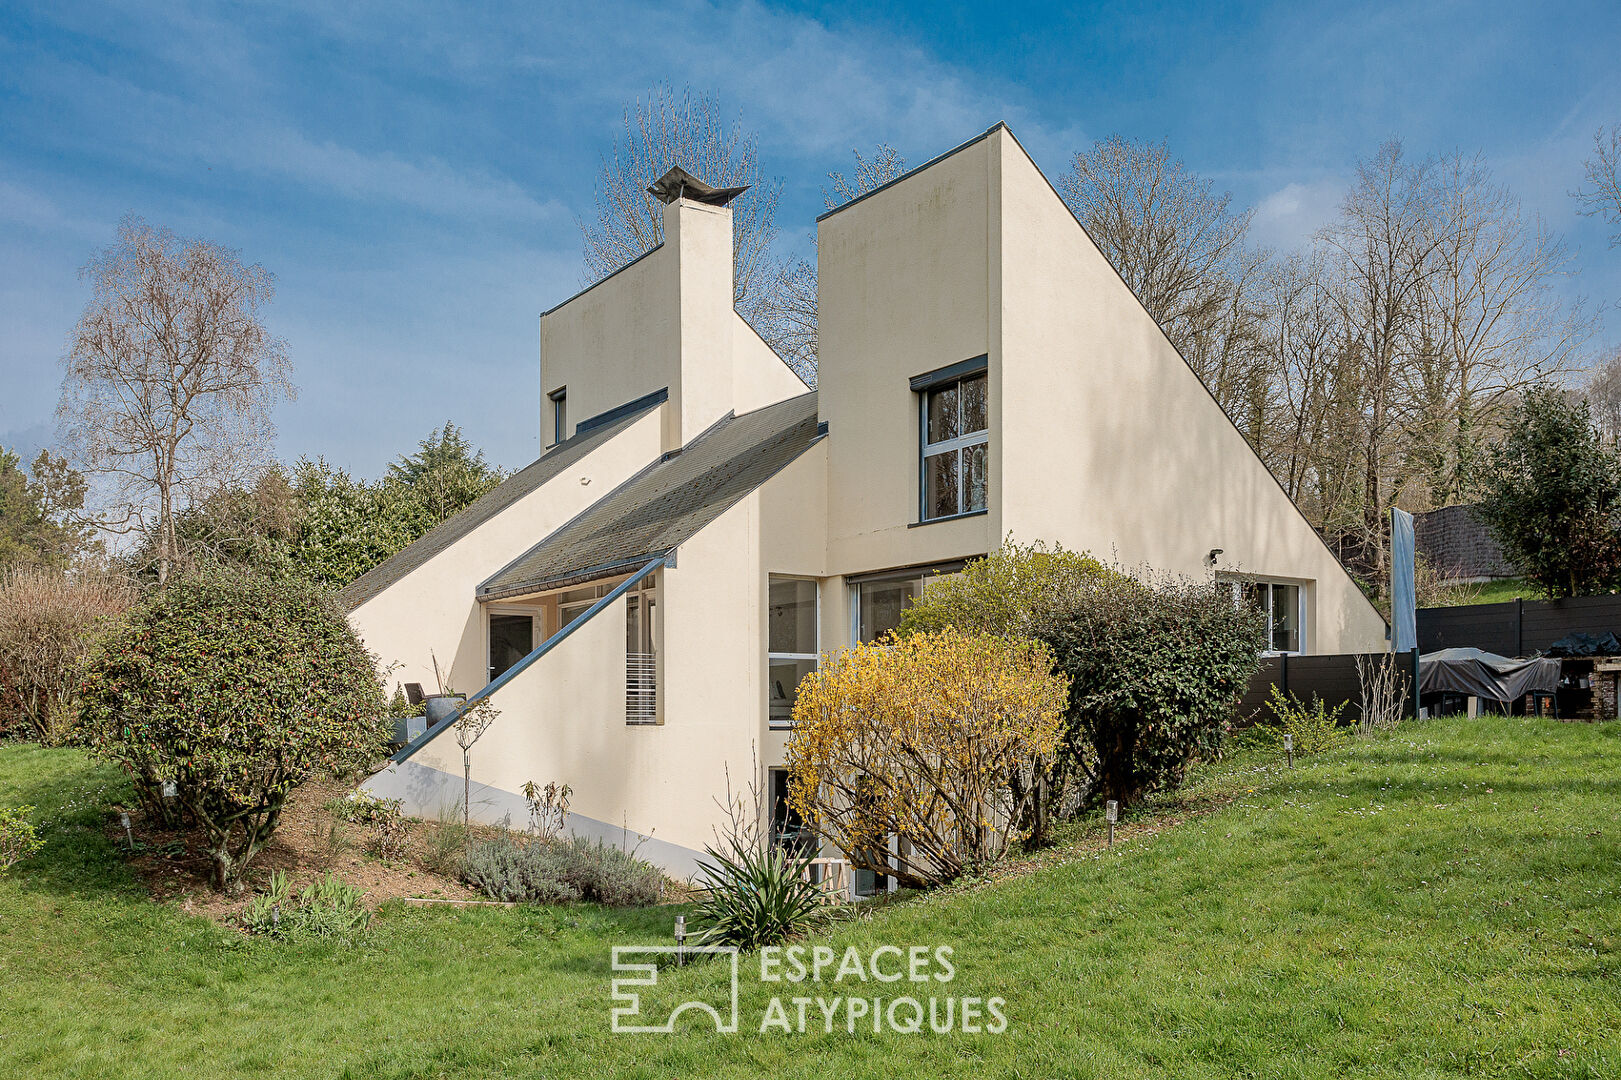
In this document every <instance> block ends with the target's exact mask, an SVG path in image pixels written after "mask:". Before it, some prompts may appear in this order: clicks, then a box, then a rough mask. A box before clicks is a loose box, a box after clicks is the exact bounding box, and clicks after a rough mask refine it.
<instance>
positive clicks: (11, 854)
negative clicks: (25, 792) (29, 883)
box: [0, 806, 44, 873]
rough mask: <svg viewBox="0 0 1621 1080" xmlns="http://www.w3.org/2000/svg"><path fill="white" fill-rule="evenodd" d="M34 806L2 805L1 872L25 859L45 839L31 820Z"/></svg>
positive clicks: (0, 819)
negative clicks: (7, 806) (42, 838)
mask: <svg viewBox="0 0 1621 1080" xmlns="http://www.w3.org/2000/svg"><path fill="white" fill-rule="evenodd" d="M33 812H34V808H33V807H32V806H17V807H12V808H9V809H8V808H6V807H3V806H0V873H3V872H4V871H6V870H9V869H10V868H11V867H13V866H15V865H16V864H17V863H19V862H21V861H22V860H23V859H26V858H28V856H30V855H32V854H33V853H34V852H36V851H38V850H39V849H40V848H41V847H42V846H43V845H44V841H42V840H41V839H40V838H39V832H38V831H37V830H36V829H35V828H34V826H33V825H32V824H31V823H30V822H29V820H28V815H29V814H32V813H33Z"/></svg>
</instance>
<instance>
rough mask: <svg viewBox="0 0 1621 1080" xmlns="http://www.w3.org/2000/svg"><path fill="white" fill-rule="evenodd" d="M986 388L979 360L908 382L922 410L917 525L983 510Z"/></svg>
mask: <svg viewBox="0 0 1621 1080" xmlns="http://www.w3.org/2000/svg"><path fill="white" fill-rule="evenodd" d="M986 385H987V378H986V373H985V358H984V357H978V358H976V359H974V360H968V361H964V362H963V363H961V364H954V365H952V366H951V367H949V368H945V369H943V370H941V371H938V372H934V373H932V374H929V375H920V376H918V377H917V378H915V379H913V380H912V389H913V390H915V391H917V394H918V398H919V405H920V408H921V410H922V413H921V417H920V419H919V428H920V431H921V434H922V440H921V441H922V451H921V455H922V460H921V463H920V464H921V468H920V470H919V490H920V492H921V496H922V500H921V501H922V505H921V507H920V509H919V514H918V517H919V520H921V521H933V520H936V519H938V518H948V517H956V516H958V515H960V514H972V513H975V512H977V511H980V510H984V509H985V495H986V478H987V475H988V469H987V462H986V448H987V444H988V442H989V439H990V410H989V409H988V408H987V402H986V397H985V390H986Z"/></svg>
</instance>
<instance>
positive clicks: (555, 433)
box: [546, 386, 568, 446]
mask: <svg viewBox="0 0 1621 1080" xmlns="http://www.w3.org/2000/svg"><path fill="white" fill-rule="evenodd" d="M546 400H547V401H549V402H551V403H552V445H553V446H556V445H557V444H558V443H560V442H562V441H564V440H565V439H566V438H568V436H566V435H564V434H563V431H562V425H560V424H558V422H557V421H558V415H557V409H558V406H559V405H561V406H562V407H563V408H565V409H566V408H568V387H567V386H559V387H558V388H557V389H556V390H553V391H552V392H551V393H549V394H547V395H546ZM565 420H566V416H565Z"/></svg>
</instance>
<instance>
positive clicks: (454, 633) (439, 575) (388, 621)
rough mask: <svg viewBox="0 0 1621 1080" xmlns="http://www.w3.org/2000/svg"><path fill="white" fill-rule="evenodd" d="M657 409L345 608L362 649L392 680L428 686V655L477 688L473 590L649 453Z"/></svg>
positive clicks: (479, 617)
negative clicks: (369, 652)
mask: <svg viewBox="0 0 1621 1080" xmlns="http://www.w3.org/2000/svg"><path fill="white" fill-rule="evenodd" d="M664 408H666V406H659V407H657V408H655V409H653V410H652V411H650V412H649V413H647V414H646V415H644V416H642V417H640V418H638V419H637V420H635V421H634V422H633V423H631V424H630V426H628V427H627V428H625V429H624V430H623V431H621V432H619V433H618V434H617V435H615V436H614V437H613V438H612V439H609V440H608V441H607V442H605V443H604V444H602V445H601V446H599V447H597V448H596V449H595V450H593V451H592V452H591V453H589V454H587V455H585V456H584V457H583V458H581V459H580V460H579V461H578V462H576V463H575V464H574V466H573V467H572V468H569V469H566V470H564V471H563V472H562V473H561V474H559V475H558V476H556V477H553V478H552V480H551V481H549V482H548V483H546V484H543V485H542V486H541V487H539V488H538V489H536V490H535V491H533V492H531V493H530V494H528V495H527V496H525V497H524V498H523V499H520V500H519V501H518V502H516V503H514V504H513V505H512V506H509V507H508V508H507V509H506V510H504V511H502V512H501V513H499V514H497V515H496V516H495V517H493V518H491V519H490V520H488V521H486V522H484V524H482V525H480V526H479V527H478V528H477V529H475V530H473V531H472V532H471V533H469V534H468V535H466V536H464V537H462V538H461V539H460V540H458V541H456V542H455V543H454V544H452V545H450V546H449V547H448V548H446V549H445V550H444V551H441V552H439V553H438V554H437V555H435V556H434V557H433V558H431V559H429V560H428V561H427V562H426V563H424V564H423V565H421V566H419V567H417V568H416V569H415V570H413V571H411V572H410V573H409V574H407V575H406V576H405V577H404V578H402V579H401V580H399V581H397V582H395V583H394V584H393V585H392V586H390V587H389V588H388V589H386V590H385V591H384V592H382V593H380V594H379V595H377V596H376V597H373V598H372V599H371V600H369V601H368V602H366V603H365V604H362V605H361V606H360V607H358V608H356V609H355V610H354V611H353V612H351V613H350V615H349V621H350V623H351V624H352V625H353V626H354V627H355V630H356V632H358V633H359V634H360V637H361V640H362V641H364V642H365V643H366V647H367V648H368V649H370V650H372V651H373V652H374V653H376V654H377V655H378V657H379V659H380V660H381V661H382V663H383V664H384V665H395V667H394V670H393V671H392V672H391V673H390V674H389V685H390V687H392V686H393V685H394V683H396V682H399V683H406V682H419V683H421V684H422V685H423V687H424V688H426V689H427V690H428V691H429V692H430V693H431V692H433V690H434V688H435V682H434V674H433V658H434V656H437V657H438V660H439V663H440V665H441V666H445V665H446V664H447V662H448V663H449V670H450V676H451V684H452V685H453V686H454V687H455V688H456V689H457V690H459V691H462V692H470V691H474V690H478V689H479V688H481V687H482V686H483V685H484V684H485V683H486V682H487V681H488V678H487V676H488V668H487V665H488V649H487V645H486V633H487V626H488V622H487V620H486V619H485V618H484V617H483V612H482V611H481V610H480V607H479V604H478V603H477V601H476V600H474V598H473V595H474V589H475V588H476V587H477V586H478V584H479V583H480V582H481V581H483V580H484V579H485V578H487V577H489V576H490V575H491V574H493V573H495V572H496V571H497V570H499V569H501V568H502V567H503V566H505V565H507V563H509V562H511V561H512V560H513V559H515V558H517V557H518V556H519V555H521V554H523V553H524V552H525V551H527V550H529V548H531V547H533V546H534V545H535V543H537V542H538V541H539V540H541V539H542V538H544V537H545V536H546V535H547V534H549V533H551V532H552V531H553V530H554V529H556V528H557V527H558V526H560V525H562V524H563V523H564V522H566V521H568V520H569V519H570V518H572V517H574V516H575V515H576V514H578V513H579V512H580V511H582V510H584V509H585V508H586V507H587V506H589V505H590V504H591V503H592V502H594V501H595V500H597V499H600V498H601V497H602V496H603V495H605V494H607V493H608V492H610V491H612V490H613V489H614V488H615V487H616V486H618V485H619V484H621V483H623V482H624V481H625V480H626V479H628V478H629V477H630V476H631V475H633V474H634V473H636V472H637V471H638V470H640V469H642V468H644V467H645V466H646V465H647V464H648V463H649V462H651V461H653V460H655V459H656V458H657V457H658V454H659V447H660V430H661V427H662V419H661V417H660V415H659V414H660V412H661V411H662V410H663V409H664ZM584 480H589V481H590V483H589V484H586V483H582V481H584ZM620 647H621V650H623V641H621V645H620Z"/></svg>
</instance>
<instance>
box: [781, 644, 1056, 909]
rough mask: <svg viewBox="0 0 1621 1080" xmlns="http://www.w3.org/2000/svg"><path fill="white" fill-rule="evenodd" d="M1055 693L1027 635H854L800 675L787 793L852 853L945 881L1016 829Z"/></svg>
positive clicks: (994, 854)
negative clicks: (866, 640) (891, 638)
mask: <svg viewBox="0 0 1621 1080" xmlns="http://www.w3.org/2000/svg"><path fill="white" fill-rule="evenodd" d="M1064 703H1065V681H1064V679H1063V677H1061V676H1059V675H1056V674H1054V672H1053V657H1052V655H1051V653H1049V652H1048V650H1047V648H1046V647H1045V646H1044V645H1042V644H1040V643H1039V642H1035V641H1028V640H1011V641H1010V640H1008V639H1005V638H999V637H995V636H993V635H989V634H969V633H964V632H962V631H960V630H954V629H947V630H940V631H932V632H921V633H916V634H912V635H909V636H905V637H902V638H900V639H898V640H897V641H896V642H895V643H894V644H865V645H858V646H856V647H855V648H853V649H847V650H845V651H843V652H841V653H838V654H837V655H835V656H832V657H830V658H829V659H827V660H826V661H825V662H824V663H823V664H822V666H821V668H820V669H819V670H817V671H815V672H812V673H811V674H810V675H809V676H807V677H806V679H805V681H804V682H802V683H801V684H800V686H799V693H798V698H797V700H796V701H795V703H794V731H793V734H792V735H791V736H790V738H789V741H788V754H787V760H788V768H789V771H790V774H791V775H790V780H789V797H790V799H791V800H792V801H793V804H794V806H795V808H796V810H797V811H798V812H799V814H800V815H801V816H802V817H803V818H804V819H805V820H806V821H807V822H811V823H813V825H814V827H815V829H816V830H817V831H818V832H819V833H820V834H821V835H822V836H823V837H825V838H827V839H828V840H831V841H832V842H833V843H834V844H835V845H836V846H837V847H838V848H839V849H840V850H841V851H843V852H844V854H845V855H846V857H848V858H849V859H850V861H851V863H852V865H854V866H856V867H858V868H861V869H866V870H872V871H874V872H876V873H880V874H892V875H894V876H895V877H896V878H897V880H899V881H900V883H901V884H902V885H907V886H911V887H922V886H926V885H933V884H939V883H942V882H945V881H949V880H951V879H953V878H956V877H958V876H960V875H961V874H963V873H964V872H965V871H967V870H969V869H971V868H976V867H983V866H986V865H989V864H991V863H993V862H995V861H996V860H997V859H999V858H1000V857H1001V856H1002V854H1003V853H1004V852H1005V850H1006V848H1007V846H1008V844H1009V843H1010V842H1011V841H1013V840H1016V839H1017V838H1018V835H1019V834H1018V829H1017V825H1016V824H1015V823H1016V822H1018V821H1019V820H1020V819H1021V817H1022V816H1023V813H1022V807H1020V806H1019V805H1017V800H1016V798H1015V795H1014V792H1015V791H1016V790H1017V791H1023V792H1029V791H1030V790H1031V789H1032V787H1033V784H1032V779H1033V777H1034V775H1035V774H1036V773H1037V772H1038V771H1040V770H1041V769H1042V768H1043V767H1044V762H1045V760H1046V759H1047V758H1048V756H1049V755H1051V754H1052V753H1053V752H1054V750H1055V748H1056V747H1057V745H1058V735H1059V728H1060V725H1061V723H1062V719H1063V712H1064ZM1015 778H1018V781H1019V782H1017V783H1012V782H1010V781H1013V780H1014V779H1015ZM892 837H893V838H895V839H896V840H897V841H898V843H897V845H896V847H897V849H898V850H897V853H896V854H894V855H891V854H889V852H888V851H887V847H888V844H889V840H890V838H892Z"/></svg>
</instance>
